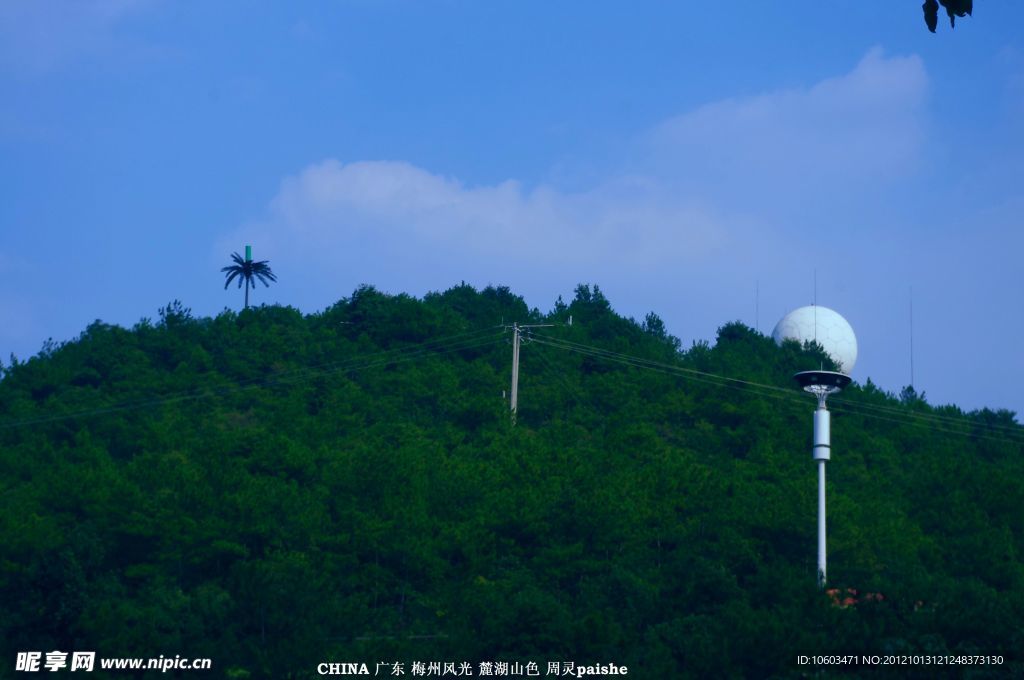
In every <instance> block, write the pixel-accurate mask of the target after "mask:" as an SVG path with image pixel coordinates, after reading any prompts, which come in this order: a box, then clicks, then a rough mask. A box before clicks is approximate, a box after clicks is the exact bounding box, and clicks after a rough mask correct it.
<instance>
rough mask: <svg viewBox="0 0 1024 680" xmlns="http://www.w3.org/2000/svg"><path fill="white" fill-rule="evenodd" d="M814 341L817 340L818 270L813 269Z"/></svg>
mask: <svg viewBox="0 0 1024 680" xmlns="http://www.w3.org/2000/svg"><path fill="white" fill-rule="evenodd" d="M813 307H814V342H818V270H817V269H815V270H814V303H813Z"/></svg>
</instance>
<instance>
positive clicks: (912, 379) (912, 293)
mask: <svg viewBox="0 0 1024 680" xmlns="http://www.w3.org/2000/svg"><path fill="white" fill-rule="evenodd" d="M910 389H914V287H913V286H911V287H910Z"/></svg>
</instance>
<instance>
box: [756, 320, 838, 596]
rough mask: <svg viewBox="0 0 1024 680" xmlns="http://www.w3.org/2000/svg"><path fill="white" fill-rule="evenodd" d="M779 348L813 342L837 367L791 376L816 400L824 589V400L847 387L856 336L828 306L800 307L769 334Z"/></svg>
mask: <svg viewBox="0 0 1024 680" xmlns="http://www.w3.org/2000/svg"><path fill="white" fill-rule="evenodd" d="M772 338H773V339H774V340H775V342H777V343H779V344H780V345H781V344H782V342H783V341H784V340H796V341H797V342H799V343H800V344H801V345H803V344H804V343H805V342H808V341H811V340H814V341H816V342H817V343H818V344H819V345H821V346H822V347H823V348H824V349H825V351H826V352H827V353H828V355H829V356H830V357H832V360H833V361H835V363H836V365H837V366H838V367H839V372H836V371H801V372H800V373H797V374H796V375H794V376H793V378H794V379H795V380H796V381H797V383H798V384H799V385H800V387H802V388H803V389H804V391H805V392H810V393H811V394H813V395H814V396H815V397H817V399H818V408H817V410H815V411H814V445H813V448H812V455H813V457H814V460H815V462H817V464H818V585H819V586H821V587H824V586H825V566H826V560H825V461H827V460H829V459H830V458H831V452H832V437H831V431H830V430H831V421H830V417H829V412H828V408H826V406H825V400H826V399H828V395H830V394H833V393H834V392H838V391H839V390H841V389H843V388H844V387H846V386H847V385H849V384H850V375H849V374H850V372H851V371H852V370H853V365H854V363H855V362H856V361H857V336H856V335H854V333H853V328H852V327H851V326H850V324H849V323H848V322H847V321H846V319H844V318H843V317H842V316H840V315H839V313H838V312H836V311H833V310H831V309H829V308H828V307H819V306H817V305H811V306H808V307H800V308H799V309H794V310H793V311H792V312H790V313H789V314H787V315H786V316H784V317H782V320H781V321H779V323H777V324H776V325H775V330H774V331H772Z"/></svg>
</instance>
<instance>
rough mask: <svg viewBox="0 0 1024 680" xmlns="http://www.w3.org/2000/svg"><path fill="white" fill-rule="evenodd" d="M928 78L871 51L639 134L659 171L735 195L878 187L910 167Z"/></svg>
mask: <svg viewBox="0 0 1024 680" xmlns="http://www.w3.org/2000/svg"><path fill="white" fill-rule="evenodd" d="M927 89H928V77H927V74H926V72H925V69H924V65H923V63H922V61H921V59H920V58H919V57H917V56H909V57H885V56H884V55H883V53H882V50H881V49H879V48H874V49H872V50H870V51H869V52H868V53H867V54H866V55H865V56H864V58H863V59H862V60H861V61H860V63H859V64H857V66H856V67H855V68H854V69H853V70H852V71H851V72H850V73H847V74H845V75H842V76H839V77H835V78H829V79H826V80H823V81H821V82H819V83H817V84H816V85H814V86H813V87H809V88H806V89H791V90H783V91H777V92H771V93H767V94H762V95H759V96H754V97H745V98H733V99H726V100H723V101H718V102H714V103H711V104H708V105H705V106H702V107H700V108H698V109H696V110H694V111H691V112H688V113H685V114H683V115H680V116H677V117H674V118H671V119H669V120H667V121H665V122H664V123H662V124H661V125H659V126H657V127H656V128H655V130H653V131H652V132H651V134H649V135H648V136H647V138H646V140H645V141H646V143H647V145H648V150H649V153H650V154H651V162H652V164H654V165H655V166H656V167H657V169H658V171H659V172H660V173H662V174H663V175H666V176H674V177H677V178H679V180H680V181H683V182H686V183H687V184H688V185H691V186H695V187H701V188H706V189H708V190H711V191H714V192H715V193H716V194H719V193H723V189H724V190H725V191H728V192H732V194H733V197H734V198H742V197H743V196H744V194H752V195H754V196H755V197H756V198H757V199H766V198H770V197H771V196H773V195H774V196H778V197H780V198H782V199H783V200H794V198H796V197H798V196H799V195H800V194H801V193H803V194H807V193H810V192H812V191H820V190H822V189H825V190H828V191H829V192H830V193H832V194H838V193H840V192H841V189H842V187H841V186H837V184H841V185H843V186H851V185H853V186H864V185H867V186H877V185H878V184H879V183H880V182H882V183H884V182H889V181H893V180H894V179H898V178H900V177H902V176H905V175H907V174H910V173H912V172H913V171H915V170H916V169H917V167H918V165H919V162H920V160H921V155H922V151H923V144H924V139H925V132H926V118H925V101H926V95H927Z"/></svg>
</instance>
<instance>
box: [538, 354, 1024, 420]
mask: <svg viewBox="0 0 1024 680" xmlns="http://www.w3.org/2000/svg"><path fill="white" fill-rule="evenodd" d="M540 337H542V338H544V339H545V340H549V341H551V342H555V343H560V344H563V345H568V346H570V347H575V348H580V349H586V350H588V351H593V352H598V353H600V354H602V355H607V356H614V357H618V358H623V359H629V360H631V361H639V362H642V363H644V364H646V365H650V366H658V367H662V368H665V369H669V370H672V371H678V372H683V373H689V374H693V375H697V376H703V377H706V378H710V379H713V380H722V381H728V382H730V383H733V384H735V385H746V386H749V387H757V388H760V389H764V390H772V391H775V392H780V393H782V394H785V395H787V396H789V397H792V398H793V399H794V400H795V401H797V402H799V403H803V400H802V399H799V398H798V397H796V396H795V395H793V392H792V390H789V389H786V388H783V387H779V386H777V385H766V384H764V383H757V382H752V381H749V380H741V379H739V378H730V377H727V376H723V375H718V374H715V373H708V372H706V371H700V370H697V369H693V368H686V367H684V366H679V365H677V364H668V363H664V362H658V361H653V360H651V359H643V358H641V357H634V356H631V355H628V354H622V353H620V352H613V351H611V350H606V349H602V348H600V347H593V346H590V345H583V344H580V343H576V342H572V341H569V340H564V339H562V338H555V337H553V336H546V335H544V336H540ZM832 402H833V403H838V404H841V405H844V406H847V407H850V408H862V409H866V410H872V411H881V412H888V413H892V414H893V415H896V416H901V417H911V418H918V419H921V420H929V421H933V422H935V423H936V424H945V425H963V424H965V423H964V420H963V419H962V418H957V417H955V416H943V415H940V414H935V413H914V412H908V411H907V410H906V409H905V408H901V407H898V406H883V405H880V404H865V403H861V402H856V401H851V400H850V399H840V398H838V397H836V398H833V399H832ZM971 424H972V425H978V426H981V427H986V428H990V429H993V430H1000V431H1004V432H1007V433H1010V434H1024V430H1022V428H1020V427H1019V426H1013V425H1001V424H998V423H971Z"/></svg>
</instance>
